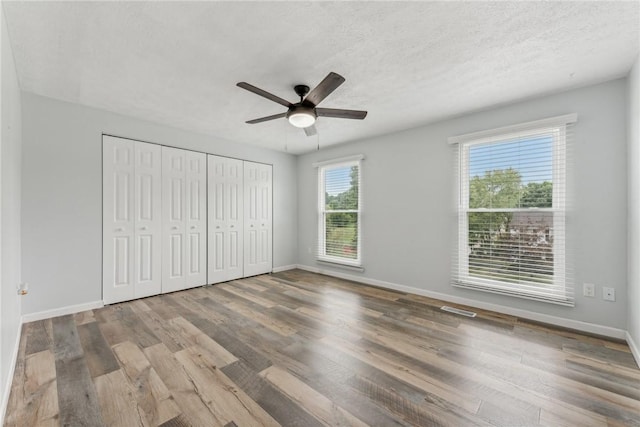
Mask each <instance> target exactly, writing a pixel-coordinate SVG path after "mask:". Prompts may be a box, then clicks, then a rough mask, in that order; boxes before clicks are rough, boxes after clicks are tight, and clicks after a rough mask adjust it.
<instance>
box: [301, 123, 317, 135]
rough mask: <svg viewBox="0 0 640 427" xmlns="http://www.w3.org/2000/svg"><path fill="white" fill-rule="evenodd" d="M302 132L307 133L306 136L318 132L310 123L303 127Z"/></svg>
mask: <svg viewBox="0 0 640 427" xmlns="http://www.w3.org/2000/svg"><path fill="white" fill-rule="evenodd" d="M304 133H305V134H307V136H313V135H317V134H318V129H316V127H315V126H314V125H311V126H308V127H306V128H304Z"/></svg>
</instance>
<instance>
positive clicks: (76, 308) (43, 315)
mask: <svg viewBox="0 0 640 427" xmlns="http://www.w3.org/2000/svg"><path fill="white" fill-rule="evenodd" d="M102 307H104V303H103V302H102V301H92V302H87V303H84V304H76V305H69V306H66V307H60V308H55V309H53V310H45V311H39V312H37V313H29V314H23V315H22V323H28V322H35V321H36V320H43V319H50V318H52V317H58V316H64V315H67V314H74V313H79V312H81V311H85V310H93V309H95V308H102Z"/></svg>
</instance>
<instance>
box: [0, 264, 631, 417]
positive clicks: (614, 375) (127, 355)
mask: <svg viewBox="0 0 640 427" xmlns="http://www.w3.org/2000/svg"><path fill="white" fill-rule="evenodd" d="M441 305H442V303H441V302H439V301H436V300H432V299H429V298H425V297H420V296H415V295H408V294H404V293H401V292H394V291H388V290H383V289H378V288H373V287H368V286H364V285H360V284H355V283H352V282H348V281H343V280H340V279H335V278H331V277H327V276H322V275H317V274H313V273H308V272H304V271H300V270H292V271H287V272H283V273H278V274H273V275H265V276H258V277H254V278H249V279H243V280H238V281H233V282H228V283H223V284H218V285H214V286H211V287H205V288H197V289H192V290H188V291H183V292H177V293H173V294H168V295H160V296H155V297H150V298H146V299H142V300H137V301H132V302H126V303H121V304H115V305H112V306H108V307H105V308H102V309H99V310H93V311H86V312H82V313H78V314H76V315H69V316H62V317H57V318H54V319H48V320H43V321H38V322H32V323H28V324H25V325H24V330H23V334H22V340H21V343H20V350H19V356H18V360H17V366H16V372H15V376H14V379H13V384H12V389H11V395H10V400H9V406H8V409H7V417H6V420H5V425H6V426H36V425H37V426H57V425H62V426H74V427H76V426H103V425H111V426H125V427H133V426H163V427H169V426H225V427H232V426H238V427H241V426H262V425H264V426H276V425H283V426H302V427H313V426H320V425H329V426H351V425H353V426H366V425H370V426H385V427H387V426H408V425H412V426H440V425H449V426H466V425H479V426H490V425H496V426H537V425H547V426H607V425H609V426H640V369H638V366H637V365H636V364H635V362H634V360H633V358H632V356H631V354H630V352H629V348H628V347H627V345H626V344H624V343H619V342H614V341H609V340H604V339H600V338H595V337H589V336H585V335H581V334H577V333H574V332H571V331H566V330H554V329H549V328H546V327H543V326H540V325H536V324H531V323H527V322H525V321H522V320H520V319H517V318H514V317H510V316H505V315H500V314H496V313H491V312H484V311H479V310H474V311H476V312H478V317H476V318H472V319H471V318H466V317H462V316H458V315H454V314H449V313H446V312H443V311H441V310H440V309H439V307H440V306H441ZM448 305H451V304H448Z"/></svg>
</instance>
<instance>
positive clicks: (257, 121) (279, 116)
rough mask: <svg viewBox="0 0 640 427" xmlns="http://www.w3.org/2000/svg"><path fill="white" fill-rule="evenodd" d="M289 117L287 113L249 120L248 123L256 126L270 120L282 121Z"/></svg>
mask: <svg viewBox="0 0 640 427" xmlns="http://www.w3.org/2000/svg"><path fill="white" fill-rule="evenodd" d="M286 116H287V113H280V114H274V115H273V116H267V117H260V118H259V119H253V120H248V121H247V122H246V123H249V124H250V125H255V124H256V123H262V122H268V121H269V120H275V119H282V118H284V117H286Z"/></svg>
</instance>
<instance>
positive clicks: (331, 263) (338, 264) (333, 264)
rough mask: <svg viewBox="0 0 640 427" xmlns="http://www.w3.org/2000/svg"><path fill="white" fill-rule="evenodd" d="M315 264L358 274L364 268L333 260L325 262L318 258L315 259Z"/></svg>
mask: <svg viewBox="0 0 640 427" xmlns="http://www.w3.org/2000/svg"><path fill="white" fill-rule="evenodd" d="M316 262H317V263H318V264H324V265H327V266H330V267H337V268H343V269H345V270H351V271H358V272H361V273H362V272H364V268H363V267H362V266H361V265H358V264H349V263H346V262H340V261H334V260H326V259H321V258H318V259H316Z"/></svg>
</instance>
